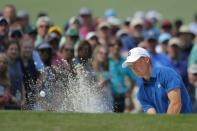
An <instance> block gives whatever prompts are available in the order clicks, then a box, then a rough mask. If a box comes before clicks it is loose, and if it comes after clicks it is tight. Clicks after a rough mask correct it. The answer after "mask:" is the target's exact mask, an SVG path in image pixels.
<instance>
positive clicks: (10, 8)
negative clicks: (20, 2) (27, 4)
mask: <svg viewBox="0 0 197 131" xmlns="http://www.w3.org/2000/svg"><path fill="white" fill-rule="evenodd" d="M3 16H4V17H5V18H6V19H7V20H8V22H9V23H10V25H12V24H14V22H15V21H16V8H15V6H14V5H12V4H7V5H5V6H4V9H3Z"/></svg>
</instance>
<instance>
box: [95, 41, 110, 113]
mask: <svg viewBox="0 0 197 131" xmlns="http://www.w3.org/2000/svg"><path fill="white" fill-rule="evenodd" d="M92 68H93V71H94V76H95V78H96V82H97V83H98V88H99V89H100V90H101V92H102V99H101V105H102V106H104V107H102V109H104V110H103V112H109V111H112V108H113V105H112V100H113V99H112V93H111V81H110V75H109V67H108V60H107V50H106V48H105V47H103V46H100V45H99V46H97V47H96V48H95V50H94V52H93V56H92Z"/></svg>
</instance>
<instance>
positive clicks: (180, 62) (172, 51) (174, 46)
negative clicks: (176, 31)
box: [167, 37, 188, 87]
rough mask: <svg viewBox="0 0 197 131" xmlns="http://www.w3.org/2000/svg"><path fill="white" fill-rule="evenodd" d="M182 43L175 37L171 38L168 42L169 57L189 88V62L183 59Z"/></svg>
mask: <svg viewBox="0 0 197 131" xmlns="http://www.w3.org/2000/svg"><path fill="white" fill-rule="evenodd" d="M180 44H181V41H180V39H179V38H177V37H174V38H171V39H170V40H169V42H168V47H167V51H168V57H169V58H170V62H171V64H172V66H173V67H174V69H175V70H176V71H177V73H179V74H180V76H181V77H182V79H183V82H184V84H185V86H186V87H188V76H187V60H185V59H181V46H180Z"/></svg>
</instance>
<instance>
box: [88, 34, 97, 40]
mask: <svg viewBox="0 0 197 131" xmlns="http://www.w3.org/2000/svg"><path fill="white" fill-rule="evenodd" d="M93 37H97V34H96V32H89V33H88V34H87V35H86V40H90V39H91V38H93Z"/></svg>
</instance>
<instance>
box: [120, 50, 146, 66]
mask: <svg viewBox="0 0 197 131" xmlns="http://www.w3.org/2000/svg"><path fill="white" fill-rule="evenodd" d="M141 57H149V58H150V55H149V53H148V51H147V50H146V49H144V48H141V47H135V48H133V49H131V50H130V51H129V53H128V56H127V59H126V60H125V62H124V63H123V64H122V67H123V68H125V67H127V66H129V64H130V63H132V62H135V61H137V60H138V59H139V58H141Z"/></svg>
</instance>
